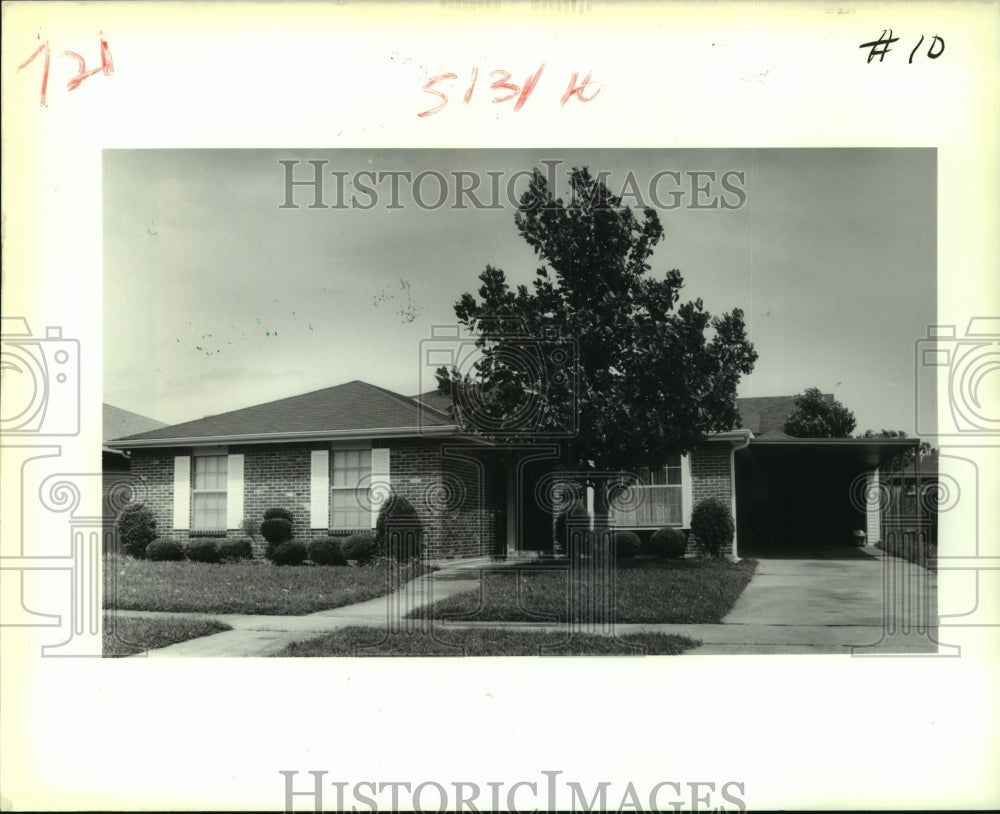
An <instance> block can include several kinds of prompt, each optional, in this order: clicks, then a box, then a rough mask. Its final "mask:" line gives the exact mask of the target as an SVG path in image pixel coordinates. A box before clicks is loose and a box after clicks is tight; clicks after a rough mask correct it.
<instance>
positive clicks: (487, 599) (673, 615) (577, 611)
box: [411, 559, 757, 624]
mask: <svg viewBox="0 0 1000 814" xmlns="http://www.w3.org/2000/svg"><path fill="white" fill-rule="evenodd" d="M756 565H757V563H756V561H755V560H742V561H740V562H738V563H731V562H727V561H717V560H691V559H688V560H646V559H637V560H631V561H626V562H623V563H620V564H619V566H618V567H617V569H616V570H615V574H614V597H615V601H614V605H613V615H612V620H613V621H615V622H619V623H628V622H640V623H642V622H645V623H688V624H696V623H715V622H719V621H721V620H722V617H723V616H725V615H726V613H728V612H729V610H730V609H731V608H732V606H733V603H735V602H736V599H737V598H738V597H739V595H740V594H741V593H743V589H744V588H746V586H747V584H748V583H749V582H750V580H751V578H752V577H753V571H754V568H755V567H756ZM571 579H572V580H573V589H574V590H573V592H572V596H573V597H575V601H573V602H572V604H573V608H572V609H571V608H570V604H571V600H570V597H571V594H570V591H569V586H570V580H571ZM589 590H590V588H589V584H588V579H587V577H586V576H585V575H584V574H582V573H581V572H580V571H579V570H578V569H577V570H574V571H572V572H571V571H570V570H569V568H567V567H566V566H565V565H563V566H561V567H555V566H553V565H546V566H530V565H529V566H520V567H518V568H517V570H514V569H513V568H511V569H497V570H495V571H486V572H485V573H484V574H483V580H482V584H481V588H480V590H479V591H470V592H468V593H464V594H457V595H455V596H452V597H449V598H448V599H444V600H442V601H440V602H437V603H435V604H434V605H432V606H428V607H426V608H419V609H417V610H416V611H414V612H413V613H412V614H411V615H413V616H421V617H423V616H427V615H432V617H433V618H435V619H456V618H460V619H463V620H469V621H484V622H486V621H490V622H497V621H504V622H527V621H537V622H566V621H568V620H569V619H570V618H573V619H575V620H583V619H587V618H595V617H593V616H588V615H587V614H588V613H590V611H589V610H588V607H589V604H588V599H589V596H590V594H589ZM597 618H601V617H597Z"/></svg>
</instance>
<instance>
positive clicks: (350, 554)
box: [340, 531, 382, 565]
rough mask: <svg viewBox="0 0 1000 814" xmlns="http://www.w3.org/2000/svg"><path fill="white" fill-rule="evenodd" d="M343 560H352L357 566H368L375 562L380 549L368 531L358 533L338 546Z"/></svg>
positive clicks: (380, 551)
mask: <svg viewBox="0 0 1000 814" xmlns="http://www.w3.org/2000/svg"><path fill="white" fill-rule="evenodd" d="M340 550H341V551H342V552H343V553H344V558H345V559H348V560H354V562H356V563H357V564H358V565H368V564H369V563H372V562H374V561H375V559H376V558H377V557H378V555H379V554H381V553H382V549H381V548H380V547H379V544H378V543H377V542H376V540H375V536H374V535H373V534H372V533H371V532H370V531H359V532H356V533H355V534H352V535H351V536H350V537H348V538H346V539H345V540H344V542H342V543H341V544H340Z"/></svg>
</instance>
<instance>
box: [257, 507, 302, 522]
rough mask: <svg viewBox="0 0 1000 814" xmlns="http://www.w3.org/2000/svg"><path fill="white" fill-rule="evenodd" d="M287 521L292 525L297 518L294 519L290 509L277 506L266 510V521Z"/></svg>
mask: <svg viewBox="0 0 1000 814" xmlns="http://www.w3.org/2000/svg"><path fill="white" fill-rule="evenodd" d="M279 518H280V519H281V520H287V521H288V522H289V523H291V522H292V521H293V520H294V519H295V518H294V517H292V513H291V512H290V511H288V509H282V508H281V507H280V506H275V507H274V508H271V509H264V519H265V520H275V519H279Z"/></svg>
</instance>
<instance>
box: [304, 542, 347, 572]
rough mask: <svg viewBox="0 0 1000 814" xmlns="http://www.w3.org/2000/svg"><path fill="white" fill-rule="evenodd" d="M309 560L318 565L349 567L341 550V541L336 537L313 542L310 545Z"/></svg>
mask: <svg viewBox="0 0 1000 814" xmlns="http://www.w3.org/2000/svg"><path fill="white" fill-rule="evenodd" d="M309 559H310V560H312V561H313V562H314V563H316V565H347V560H346V559H345V558H344V552H343V551H341V548H340V540H338V539H336V538H335V537H325V538H324V539H322V540H313V542H311V543H310V544H309Z"/></svg>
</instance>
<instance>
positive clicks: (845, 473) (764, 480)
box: [734, 436, 920, 556]
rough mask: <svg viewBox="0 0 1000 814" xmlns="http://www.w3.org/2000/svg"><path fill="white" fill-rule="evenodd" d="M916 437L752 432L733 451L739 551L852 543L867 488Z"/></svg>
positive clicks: (799, 551) (800, 550)
mask: <svg viewBox="0 0 1000 814" xmlns="http://www.w3.org/2000/svg"><path fill="white" fill-rule="evenodd" d="M919 443H920V441H919V439H917V438H791V437H788V436H782V437H764V438H754V439H752V440H751V441H750V443H749V444H748V445H747V446H746V447H744V448H743V449H738V450H736V452H735V457H734V463H735V468H736V519H737V525H738V539H739V554H740V556H752V555H754V554H757V555H763V556H798V555H803V554H806V555H816V554H817V553H818V552H821V551H827V552H829V551H830V550H831V549H836V548H844V547H847V546H852V545H854V538H853V532H854V531H855V530H858V529H860V530H864V529H865V528H866V526H867V512H868V511H869V510H873V511H875V510H877V507H876V506H874V505H873V506H871V507H869V505H868V504H867V502H866V501H867V498H868V492H869V488H868V487H870V486H871V485H872V478H873V475H874V473H875V471H876V470H877V469H880V468H881V469H882V470H885V469H886V468H887V467H888V466H891V465H892V462H893V459H897V460H898V458H897V456H899V455H900V453H902V452H903V451H905V450H907V449H915V448H916V447H918V446H919Z"/></svg>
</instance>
